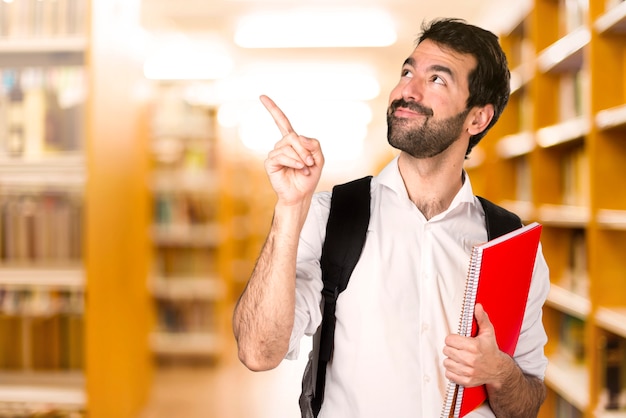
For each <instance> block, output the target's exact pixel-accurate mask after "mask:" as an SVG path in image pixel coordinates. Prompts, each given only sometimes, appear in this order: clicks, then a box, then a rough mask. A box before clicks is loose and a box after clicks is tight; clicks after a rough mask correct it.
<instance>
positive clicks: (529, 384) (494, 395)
mask: <svg viewBox="0 0 626 418" xmlns="http://www.w3.org/2000/svg"><path fill="white" fill-rule="evenodd" d="M503 356H504V357H503V364H502V365H503V367H502V368H501V376H500V379H499V382H498V383H496V384H487V392H488V396H489V404H490V406H491V409H492V410H493V412H494V414H495V415H496V416H497V417H507V418H531V417H536V416H537V414H538V412H539V408H540V407H541V404H542V403H543V401H544V399H545V396H546V389H545V385H544V383H543V381H542V380H541V379H539V378H537V377H535V376H531V375H527V374H524V373H523V372H522V370H521V369H520V368H519V366H518V365H517V364H516V363H515V361H514V360H513V359H512V358H511V357H509V356H507V355H505V354H503Z"/></svg>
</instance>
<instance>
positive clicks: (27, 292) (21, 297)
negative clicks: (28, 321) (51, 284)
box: [0, 288, 84, 317]
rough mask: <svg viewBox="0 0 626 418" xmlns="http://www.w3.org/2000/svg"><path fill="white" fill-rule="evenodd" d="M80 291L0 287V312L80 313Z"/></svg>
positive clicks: (31, 313) (81, 302)
mask: <svg viewBox="0 0 626 418" xmlns="http://www.w3.org/2000/svg"><path fill="white" fill-rule="evenodd" d="M83 313H84V295H83V292H81V291H72V290H49V289H43V288H37V289H11V288H0V314H2V315H7V316H31V317H49V316H53V315H58V314H63V315H82V314H83Z"/></svg>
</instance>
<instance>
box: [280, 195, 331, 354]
mask: <svg viewBox="0 0 626 418" xmlns="http://www.w3.org/2000/svg"><path fill="white" fill-rule="evenodd" d="M330 197H331V194H330V192H321V193H317V194H315V195H314V196H313V200H312V201H311V207H310V209H309V213H308V215H307V219H306V221H305V223H304V227H303V228H302V232H301V233H300V242H299V244H298V254H297V261H296V312H295V320H294V326H293V330H292V332H291V338H290V340H289V351H288V352H287V356H286V358H287V359H290V360H294V359H297V358H298V355H299V351H300V340H301V339H302V337H303V336H304V335H309V336H310V335H313V334H315V331H316V330H317V328H318V326H319V324H320V323H321V322H322V312H321V308H320V303H321V300H322V287H323V285H322V270H321V268H320V257H321V255H322V245H323V243H324V238H325V236H326V222H327V221H328V214H329V212H330Z"/></svg>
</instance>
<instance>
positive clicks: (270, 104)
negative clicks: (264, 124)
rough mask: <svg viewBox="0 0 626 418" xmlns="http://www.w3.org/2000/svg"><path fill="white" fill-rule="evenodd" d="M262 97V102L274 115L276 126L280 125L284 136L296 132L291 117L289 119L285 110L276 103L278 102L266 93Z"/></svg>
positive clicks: (279, 127)
mask: <svg viewBox="0 0 626 418" xmlns="http://www.w3.org/2000/svg"><path fill="white" fill-rule="evenodd" d="M260 99H261V103H263V106H265V108H266V109H267V111H268V112H270V114H271V115H272V119H274V123H276V126H278V129H279V130H280V133H281V134H282V135H283V136H287V135H288V134H290V133H295V131H294V129H293V128H292V127H291V123H290V122H289V119H287V116H285V114H284V113H283V111H282V110H280V108H279V107H278V106H277V105H276V103H274V101H273V100H272V99H270V98H269V97H267V96H265V95H263V96H261V97H260Z"/></svg>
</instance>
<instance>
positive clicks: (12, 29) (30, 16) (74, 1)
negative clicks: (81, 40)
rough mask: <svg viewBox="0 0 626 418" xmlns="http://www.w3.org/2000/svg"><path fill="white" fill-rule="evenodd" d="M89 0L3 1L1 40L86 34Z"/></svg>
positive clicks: (0, 25) (0, 8)
mask: <svg viewBox="0 0 626 418" xmlns="http://www.w3.org/2000/svg"><path fill="white" fill-rule="evenodd" d="M86 1H87V0H14V1H2V2H1V3H2V4H0V39H2V38H6V39H32V38H43V37H67V36H72V35H80V34H83V33H84V30H85V24H84V16H85V12H86V7H87V4H86Z"/></svg>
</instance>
